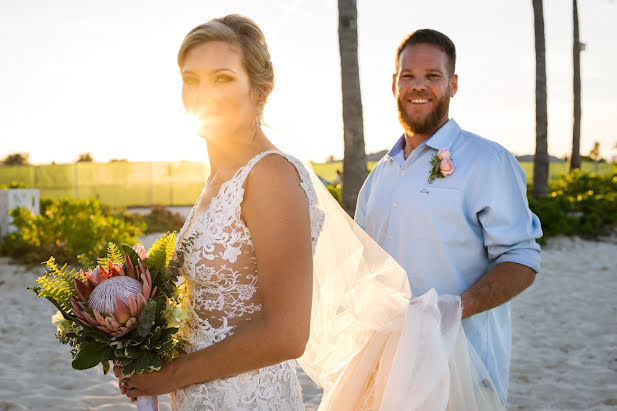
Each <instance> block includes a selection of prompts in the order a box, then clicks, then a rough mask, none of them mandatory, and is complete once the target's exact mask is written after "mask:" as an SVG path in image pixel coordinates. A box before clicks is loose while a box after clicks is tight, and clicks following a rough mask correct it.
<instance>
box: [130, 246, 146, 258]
mask: <svg viewBox="0 0 617 411" xmlns="http://www.w3.org/2000/svg"><path fill="white" fill-rule="evenodd" d="M133 250H135V252H137V255H139V258H141V259H142V260H145V259H146V258H148V253H147V252H146V249H145V248H144V246H143V245H142V244H135V245H134V246H133Z"/></svg>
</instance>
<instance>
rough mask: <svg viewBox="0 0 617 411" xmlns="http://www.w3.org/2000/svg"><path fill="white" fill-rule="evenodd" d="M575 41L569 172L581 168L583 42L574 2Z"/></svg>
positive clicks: (573, 46) (574, 0)
mask: <svg viewBox="0 0 617 411" xmlns="http://www.w3.org/2000/svg"><path fill="white" fill-rule="evenodd" d="M572 8H573V9H572V15H573V20H574V21H573V23H574V27H573V28H574V41H573V45H572V57H573V62H574V84H573V85H574V125H573V128H572V155H571V156H570V167H569V170H568V172H571V171H572V170H576V169H579V168H581V42H580V39H579V33H578V5H577V3H576V0H573V1H572Z"/></svg>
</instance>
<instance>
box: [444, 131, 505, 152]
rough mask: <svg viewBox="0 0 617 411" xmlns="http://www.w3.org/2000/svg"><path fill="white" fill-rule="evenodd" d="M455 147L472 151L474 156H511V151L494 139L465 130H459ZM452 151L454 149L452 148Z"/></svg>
mask: <svg viewBox="0 0 617 411" xmlns="http://www.w3.org/2000/svg"><path fill="white" fill-rule="evenodd" d="M457 143H458V144H457V145H458V146H459V147H456V148H455V149H459V150H464V151H468V152H470V153H473V155H474V157H486V158H492V157H496V156H503V155H506V156H511V155H512V153H510V151H508V149H506V148H505V147H504V146H502V145H501V144H499V143H497V142H496V141H493V140H490V139H488V138H485V137H482V136H479V135H478V134H475V133H472V132H470V131H467V130H463V129H461V130H460V138H459V139H458V140H457ZM452 151H454V150H452Z"/></svg>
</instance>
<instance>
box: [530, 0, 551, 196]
mask: <svg viewBox="0 0 617 411" xmlns="http://www.w3.org/2000/svg"><path fill="white" fill-rule="evenodd" d="M532 4H533V23H534V24H533V25H534V32H535V43H536V153H535V155H534V157H533V197H534V198H538V197H542V196H545V195H547V194H548V142H547V134H548V133H547V130H548V114H547V110H546V53H545V39H544V11H543V9H542V0H532Z"/></svg>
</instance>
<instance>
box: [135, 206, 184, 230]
mask: <svg viewBox="0 0 617 411" xmlns="http://www.w3.org/2000/svg"><path fill="white" fill-rule="evenodd" d="M141 217H142V219H143V221H144V222H145V223H146V226H147V227H146V233H159V232H162V233H166V232H168V231H180V229H181V228H182V226H183V225H184V220H185V218H184V217H182V216H181V215H180V214H178V213H174V212H171V211H169V210H168V209H167V208H165V207H163V206H154V207H152V208H151V209H150V214H146V215H144V216H141Z"/></svg>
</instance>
